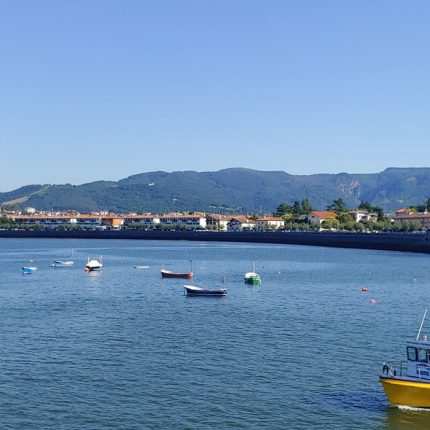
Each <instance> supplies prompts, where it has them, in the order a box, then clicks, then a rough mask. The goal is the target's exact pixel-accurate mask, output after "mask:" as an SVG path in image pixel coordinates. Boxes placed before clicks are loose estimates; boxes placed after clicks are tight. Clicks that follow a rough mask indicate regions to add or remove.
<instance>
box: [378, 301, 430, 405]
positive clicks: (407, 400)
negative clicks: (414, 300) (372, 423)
mask: <svg viewBox="0 0 430 430" xmlns="http://www.w3.org/2000/svg"><path fill="white" fill-rule="evenodd" d="M426 314H427V309H426V311H425V313H424V317H423V320H422V322H421V326H420V329H419V331H418V335H417V337H416V339H414V340H410V341H407V343H406V355H407V361H401V362H400V365H399V366H398V367H396V366H393V365H392V364H391V363H389V362H386V363H384V364H383V367H382V374H381V375H380V377H379V380H380V382H381V384H382V386H383V387H384V390H385V394H386V395H387V398H388V401H389V402H390V403H392V404H393V405H396V406H411V407H417V408H430V341H429V340H428V339H427V336H422V337H421V330H422V327H423V325H424V321H425V317H426Z"/></svg>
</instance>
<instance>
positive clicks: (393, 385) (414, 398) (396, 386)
mask: <svg viewBox="0 0 430 430" xmlns="http://www.w3.org/2000/svg"><path fill="white" fill-rule="evenodd" d="M380 382H381V384H382V386H383V387H384V391H385V394H386V395H387V399H388V401H389V402H390V403H392V404H393V405H401V406H410V407H416V408H430V381H429V382H415V381H406V380H403V379H395V378H384V377H381V378H380Z"/></svg>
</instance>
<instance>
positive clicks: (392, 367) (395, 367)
mask: <svg viewBox="0 0 430 430" xmlns="http://www.w3.org/2000/svg"><path fill="white" fill-rule="evenodd" d="M407 374H408V363H407V361H400V363H399V364H396V363H391V362H388V361H385V362H384V363H383V365H382V376H385V377H391V378H393V377H396V376H406V375H407Z"/></svg>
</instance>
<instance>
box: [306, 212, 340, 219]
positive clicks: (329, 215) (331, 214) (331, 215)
mask: <svg viewBox="0 0 430 430" xmlns="http://www.w3.org/2000/svg"><path fill="white" fill-rule="evenodd" d="M311 215H313V216H315V217H317V218H336V216H337V213H336V212H332V211H313V212H311Z"/></svg>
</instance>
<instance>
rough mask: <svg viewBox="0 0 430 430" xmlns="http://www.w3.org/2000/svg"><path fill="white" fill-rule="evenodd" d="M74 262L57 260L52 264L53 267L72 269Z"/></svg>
mask: <svg viewBox="0 0 430 430" xmlns="http://www.w3.org/2000/svg"><path fill="white" fill-rule="evenodd" d="M73 264H74V261H72V260H66V261H63V260H56V261H54V262H53V263H52V264H51V267H71V266H73Z"/></svg>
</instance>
